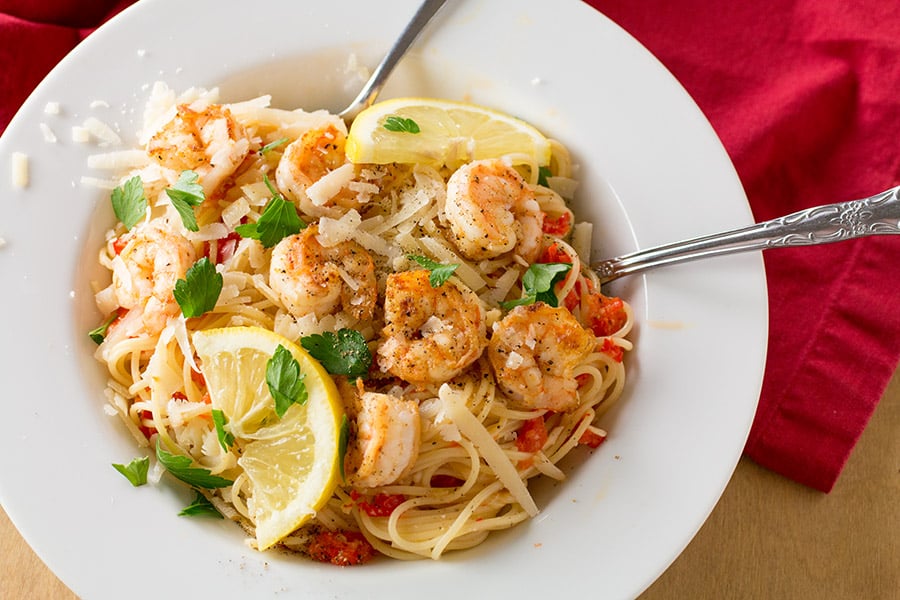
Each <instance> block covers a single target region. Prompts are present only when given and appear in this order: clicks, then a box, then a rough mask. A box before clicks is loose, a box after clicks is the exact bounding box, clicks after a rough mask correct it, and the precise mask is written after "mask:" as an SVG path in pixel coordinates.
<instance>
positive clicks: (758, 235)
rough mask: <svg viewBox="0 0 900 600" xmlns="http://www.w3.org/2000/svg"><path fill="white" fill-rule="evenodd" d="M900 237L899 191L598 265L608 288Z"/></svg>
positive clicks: (817, 209)
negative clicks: (659, 271) (712, 264)
mask: <svg viewBox="0 0 900 600" xmlns="http://www.w3.org/2000/svg"><path fill="white" fill-rule="evenodd" d="M890 234H900V186H898V187H895V188H891V189H889V190H887V191H885V192H882V193H880V194H876V195H874V196H871V197H869V198H863V199H861V200H851V201H850V202H839V203H836V204H825V205H822V206H814V207H812V208H807V209H805V210H801V211H798V212H795V213H791V214H789V215H786V216H784V217H778V218H777V219H772V220H771V221H764V222H762V223H756V224H755V225H750V226H748V227H743V228H739V229H732V230H730V231H725V232H722V233H714V234H711V235H704V236H701V237H696V238H691V239H688V240H684V241H681V242H675V243H672V244H665V245H662V246H656V247H655V248H648V249H646V250H638V251H637V252H632V253H630V254H624V255H622V256H619V257H616V258H610V259H607V260H602V261H600V262H597V263H594V264H593V265H591V267H592V268H593V269H594V270H595V271H596V272H597V274H598V275H599V276H600V282H601V283H607V282H609V281H613V280H614V279H618V278H619V277H623V276H625V275H633V274H635V273H640V272H642V271H645V270H647V269H652V268H655V267H661V266H664V265H674V264H678V263H682V262H687V261H691V260H698V259H700V258H707V257H710V256H723V255H726V254H735V253H737V252H747V251H750V250H768V249H769V248H787V247H791V246H812V245H816V244H829V243H831V242H842V241H844V240H852V239H855V238H860V237H866V236H870V235H890Z"/></svg>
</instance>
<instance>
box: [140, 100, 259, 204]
mask: <svg viewBox="0 0 900 600" xmlns="http://www.w3.org/2000/svg"><path fill="white" fill-rule="evenodd" d="M250 149H251V142H250V140H249V138H248V136H247V131H246V130H245V129H244V127H243V126H242V125H241V124H240V123H239V122H238V121H236V120H235V119H234V117H233V116H232V114H231V111H229V110H228V109H227V108H224V107H223V106H221V105H219V104H209V105H207V106H206V107H205V108H202V109H201V108H199V107H198V108H197V109H194V108H191V105H187V104H182V105H180V106H178V109H177V112H176V113H175V117H174V118H173V119H172V120H171V121H169V122H168V123H167V124H166V125H164V126H163V127H162V129H160V130H159V131H158V132H156V134H155V135H154V136H153V137H152V138H150V141H149V143H148V144H147V153H148V154H149V155H150V157H151V158H152V159H154V160H155V161H156V162H158V163H159V164H160V165H161V166H163V167H165V168H167V169H171V170H172V171H174V172H175V176H176V177H177V174H178V173H180V172H181V171H185V170H192V171H195V172H196V173H197V174H198V175H199V176H200V177H199V181H198V183H199V184H200V185H201V186H202V187H203V192H204V193H205V194H206V196H207V197H209V196H212V195H213V193H214V192H215V191H216V190H217V189H218V188H219V187H220V186H221V185H222V184H223V183H224V182H225V181H226V180H227V179H228V178H229V177H231V176H232V175H233V174H234V173H235V171H237V169H238V167H239V166H240V165H241V163H242V162H244V159H245V158H247V155H248V154H249V153H250Z"/></svg>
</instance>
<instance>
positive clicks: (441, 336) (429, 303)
mask: <svg viewBox="0 0 900 600" xmlns="http://www.w3.org/2000/svg"><path fill="white" fill-rule="evenodd" d="M384 319H385V327H384V329H383V330H382V333H381V335H382V341H381V345H380V346H379V347H378V360H379V365H380V366H381V369H382V371H387V372H390V373H391V374H392V375H395V376H397V377H399V378H400V379H403V380H404V381H407V382H409V383H412V384H415V385H420V386H423V385H427V384H434V383H443V382H445V381H448V380H450V379H452V378H453V377H455V376H457V375H459V374H460V373H461V372H462V371H463V370H464V369H465V368H466V367H468V366H469V365H471V364H472V363H473V362H475V361H476V360H477V359H478V357H479V356H481V353H482V352H483V351H484V347H485V345H486V343H487V342H486V338H485V314H484V308H483V307H482V305H481V300H480V299H479V298H478V296H476V295H475V293H474V292H472V291H471V290H469V289H468V288H465V287H462V286H459V285H456V284H455V283H453V282H452V281H448V282H446V283H444V284H443V285H441V286H440V287H432V286H431V283H430V282H429V273H428V271H426V270H423V269H418V270H415V271H405V272H402V273H393V274H391V275H390V276H388V280H387V289H386V290H385V298H384Z"/></svg>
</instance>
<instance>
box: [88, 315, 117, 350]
mask: <svg viewBox="0 0 900 600" xmlns="http://www.w3.org/2000/svg"><path fill="white" fill-rule="evenodd" d="M118 318H119V313H117V312H114V313H113V314H111V315H109V318H108V319H106V321H104V322H103V323H102V324H101V325H100V326H99V327H97V328H96V329H91V330H90V331H88V336H89V337H90V338H91V339H92V340H94V343H95V344H97V345H98V346H99V345H100V344H102V343H103V340H105V339H106V332H107V331H109V326H110V325H112V323H113V321H115V320H116V319H118Z"/></svg>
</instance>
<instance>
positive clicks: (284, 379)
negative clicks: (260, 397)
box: [266, 344, 307, 418]
mask: <svg viewBox="0 0 900 600" xmlns="http://www.w3.org/2000/svg"><path fill="white" fill-rule="evenodd" d="M305 377H306V375H305V374H303V373H301V372H300V365H299V364H297V359H295V358H294V356H293V355H292V354H291V352H290V351H289V350H288V349H287V348H285V347H284V346H282V345H281V344H278V347H277V348H275V354H273V355H272V358H270V359H269V360H268V362H267V363H266V384H267V385H268V386H269V393H271V394H272V398H273V399H274V400H275V414H277V415H278V417H279V418H280V417H283V416H284V413H286V412H287V409H289V408H290V407H291V404H294V403H295V402H296V403H297V404H305V403H306V398H307V396H306V384H305V383H303V379H304V378H305Z"/></svg>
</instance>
